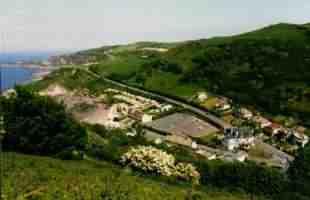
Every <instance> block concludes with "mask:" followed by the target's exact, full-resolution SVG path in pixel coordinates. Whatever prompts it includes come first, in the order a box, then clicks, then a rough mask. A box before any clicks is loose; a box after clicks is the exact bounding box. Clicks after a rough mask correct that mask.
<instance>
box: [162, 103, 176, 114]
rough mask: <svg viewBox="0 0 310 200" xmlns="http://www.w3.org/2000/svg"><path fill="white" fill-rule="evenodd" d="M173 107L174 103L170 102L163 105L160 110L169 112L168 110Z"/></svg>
mask: <svg viewBox="0 0 310 200" xmlns="http://www.w3.org/2000/svg"><path fill="white" fill-rule="evenodd" d="M172 108H173V106H172V105H170V104H165V105H162V106H161V108H160V111H161V112H168V111H170V110H171V109H172Z"/></svg>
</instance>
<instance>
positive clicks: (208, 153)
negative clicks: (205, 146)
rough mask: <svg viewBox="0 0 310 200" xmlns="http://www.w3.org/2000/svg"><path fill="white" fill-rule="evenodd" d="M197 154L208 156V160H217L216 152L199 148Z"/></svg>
mask: <svg viewBox="0 0 310 200" xmlns="http://www.w3.org/2000/svg"><path fill="white" fill-rule="evenodd" d="M196 153H197V154H199V155H202V156H204V157H206V158H207V159H208V160H215V159H216V158H217V156H216V154H214V153H211V152H208V151H205V150H202V149H199V150H197V151H196Z"/></svg>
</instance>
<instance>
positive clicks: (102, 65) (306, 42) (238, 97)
mask: <svg viewBox="0 0 310 200" xmlns="http://www.w3.org/2000/svg"><path fill="white" fill-rule="evenodd" d="M141 44H143V45H141ZM141 44H139V43H137V44H133V45H128V46H117V47H113V48H112V50H111V49H110V51H108V52H107V51H105V50H104V49H103V48H101V49H97V50H94V51H95V52H97V53H99V52H106V54H105V55H109V56H108V57H106V58H103V59H102V60H100V62H99V63H97V64H96V65H93V66H92V67H91V69H92V70H94V71H96V72H98V73H102V75H105V76H109V77H111V78H113V79H119V80H122V81H125V82H128V83H130V84H136V85H139V86H142V87H145V88H147V89H152V90H156V91H160V92H163V93H168V94H170V95H175V96H180V97H185V98H186V97H189V96H191V95H193V94H194V93H195V92H197V91H199V90H201V89H207V90H208V91H211V92H214V93H217V94H222V95H225V96H229V97H231V98H233V99H234V100H235V101H237V102H240V103H242V104H249V105H255V106H258V107H260V108H261V109H262V110H265V111H267V112H270V113H277V114H279V113H282V114H290V115H294V116H298V117H300V118H301V119H303V120H305V121H306V123H307V124H308V125H310V121H307V120H306V119H308V117H309V116H310V103H309V102H310V101H309V100H310V87H309V82H308V81H309V80H310V27H309V24H305V25H296V24H284V23H283V24H277V25H272V26H268V27H265V28H262V29H260V30H256V31H252V32H248V33H244V34H240V35H236V36H231V37H215V38H211V39H202V40H197V41H186V42H182V43H174V44H166V45H164V44H162V43H145V42H144V43H141ZM159 44H160V45H159ZM133 46H134V48H132V47H133ZM147 46H150V47H154V46H155V47H165V48H167V49H169V51H167V52H156V51H146V50H145V49H143V48H145V47H147ZM81 54H83V52H81Z"/></svg>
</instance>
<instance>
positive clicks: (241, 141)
mask: <svg viewBox="0 0 310 200" xmlns="http://www.w3.org/2000/svg"><path fill="white" fill-rule="evenodd" d="M224 134H225V137H224V140H223V144H224V146H225V147H226V148H227V149H228V150H229V151H234V150H236V149H240V148H242V149H246V150H248V149H249V148H251V147H252V146H254V145H255V137H254V136H253V130H252V129H250V128H248V127H242V128H231V129H226V130H225V132H224Z"/></svg>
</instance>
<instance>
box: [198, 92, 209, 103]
mask: <svg viewBox="0 0 310 200" xmlns="http://www.w3.org/2000/svg"><path fill="white" fill-rule="evenodd" d="M197 99H198V101H200V102H203V101H205V100H207V99H208V95H207V93H205V92H199V93H198V94H197Z"/></svg>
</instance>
